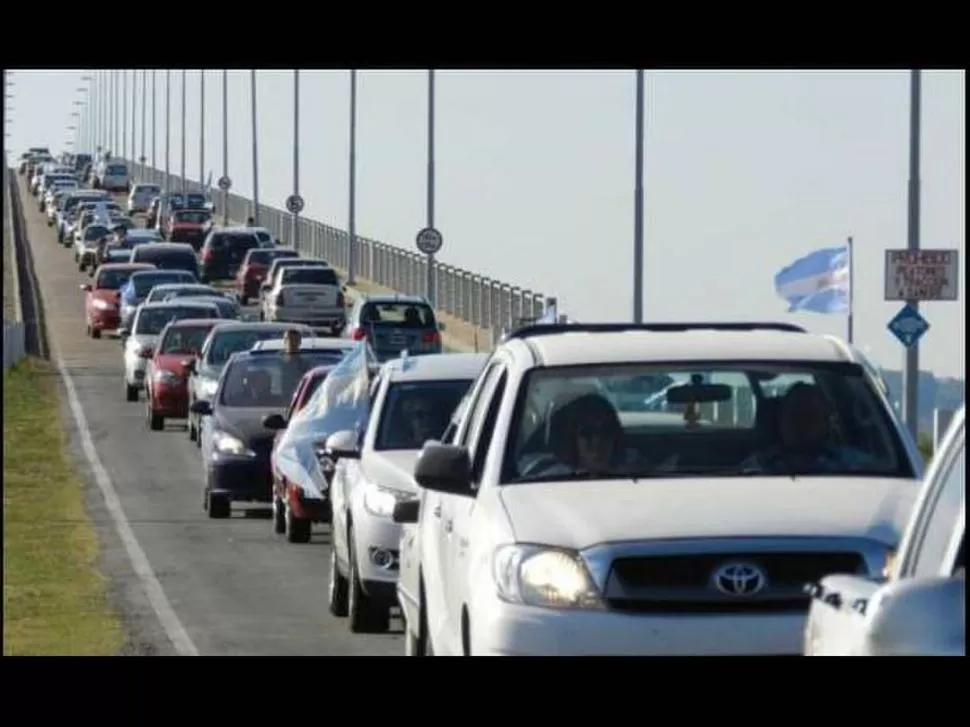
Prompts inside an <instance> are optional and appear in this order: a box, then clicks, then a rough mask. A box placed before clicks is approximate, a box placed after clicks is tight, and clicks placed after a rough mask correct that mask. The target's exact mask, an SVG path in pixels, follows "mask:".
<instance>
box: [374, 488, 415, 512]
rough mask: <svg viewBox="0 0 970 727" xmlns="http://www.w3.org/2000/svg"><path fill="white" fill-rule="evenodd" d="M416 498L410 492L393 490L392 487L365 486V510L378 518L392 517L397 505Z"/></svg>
mask: <svg viewBox="0 0 970 727" xmlns="http://www.w3.org/2000/svg"><path fill="white" fill-rule="evenodd" d="M414 497H415V495H414V494H412V493H410V492H402V491H401V490H392V489H391V488H390V487H382V486H380V485H374V484H371V483H367V484H366V485H364V509H365V510H367V512H369V513H370V514H371V515H374V516H376V517H387V518H389V517H391V516H392V515H393V514H394V506H395V505H396V504H397V503H399V502H406V501H408V500H412V499H414Z"/></svg>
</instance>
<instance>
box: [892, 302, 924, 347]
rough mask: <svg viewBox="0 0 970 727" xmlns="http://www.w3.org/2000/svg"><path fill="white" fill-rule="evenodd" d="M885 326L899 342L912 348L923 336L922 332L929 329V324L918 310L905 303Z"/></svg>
mask: <svg viewBox="0 0 970 727" xmlns="http://www.w3.org/2000/svg"><path fill="white" fill-rule="evenodd" d="M887 328H889V331H890V332H891V333H892V334H893V335H894V336H895V337H896V338H898V339H899V342H900V343H901V344H903V345H904V346H905V347H906V348H912V346H913V345H914V344H916V343H917V342H918V341H919V339H921V338H922V337H923V334H925V333H926V332H927V331H928V330H930V324H929V323H927V322H926V319H925V318H923V316H921V315H920V314H919V311H918V310H916V309H915V308H913V306H911V305H910V304H909V303H907V304H906V305H904V306H903V307H902V309H901V310H900V311H899V313H897V314H896V315H895V316H894V317H893V319H892V320H891V321H889V325H888V326H887Z"/></svg>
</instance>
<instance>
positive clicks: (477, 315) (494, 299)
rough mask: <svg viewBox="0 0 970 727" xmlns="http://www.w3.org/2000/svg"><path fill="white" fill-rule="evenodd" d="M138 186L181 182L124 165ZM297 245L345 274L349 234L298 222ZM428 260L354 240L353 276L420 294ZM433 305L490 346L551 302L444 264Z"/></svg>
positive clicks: (230, 200)
mask: <svg viewBox="0 0 970 727" xmlns="http://www.w3.org/2000/svg"><path fill="white" fill-rule="evenodd" d="M127 161H128V164H129V168H130V169H132V170H133V172H134V175H133V176H134V177H135V178H136V179H138V181H141V182H146V183H152V184H158V185H161V186H162V187H163V188H168V189H172V190H181V189H182V188H183V186H182V178H181V177H180V176H177V175H174V174H170V175H168V178H167V179H166V175H165V172H164V171H163V170H160V169H155V168H153V167H150V166H148V165H145V166H144V167H142V165H140V164H138V163H137V162H133V161H131V160H127ZM185 190H186V191H191V192H201V191H203V190H202V186H201V185H200V184H199V183H198V182H197V181H193V180H186V183H185ZM212 200H213V202H214V203H215V205H216V212H217V214H218V216H219V217H221V216H222V214H223V212H224V210H223V205H224V204H225V205H226V206H227V207H228V212H229V214H228V217H229V219H230V221H232V222H233V223H235V224H242V223H243V221H244V220H246V218H248V217H250V216H254V217H258V219H259V224H260V226H262V227H265V228H267V229H268V230H269V231H270V232H271V233H272V234H273V235H275V236H276V237H277V238H279V239H281V240H283V242H284V244H289V243H288V242H287V239H288V238H289V237H290V236H291V232H292V229H293V215H292V214H290V213H289V212H286V211H284V210H281V209H277V208H275V207H270V206H268V205H265V204H261V205H260V206H259V214H258V216H257V215H256V213H255V210H254V208H253V202H252V200H250V199H247V198H245V197H241V196H239V195H236V194H232V193H229V194H225V193H223V192H221V191H219V190H213V192H212ZM299 224H300V241H299V244H298V245H297V249H298V250H299V251H300V252H301V253H302V254H304V255H308V256H313V257H319V258H322V259H324V260H326V261H327V262H328V263H330V264H331V265H333V266H334V267H336V268H338V269H340V270H342V271H346V270H347V268H348V265H349V254H350V247H349V235H348V233H347V232H346V231H345V230H340V229H338V228H335V227H331V226H330V225H326V224H324V223H322V222H318V221H317V220H313V219H310V218H307V217H300V223H299ZM427 266H428V261H427V257H426V256H424V255H422V254H420V253H419V252H417V251H413V252H412V251H410V250H407V249H404V248H403V247H399V246H397V245H390V244H388V243H385V242H379V241H377V240H371V239H369V238H366V237H361V236H359V235H358V236H357V266H356V268H357V269H356V271H355V272H356V277H358V278H359V279H360V280H362V281H364V282H370V283H374V284H376V285H379V286H382V287H385V288H390V289H392V290H396V291H398V292H401V293H414V294H423V293H424V292H425V280H426V279H427V278H426V276H427ZM433 275H434V280H435V290H436V292H437V295H436V300H435V306H436V308H438V309H439V310H440V311H443V312H445V313H447V314H449V315H451V316H453V317H455V318H457V319H459V320H461V321H464V322H466V323H469V324H471V325H472V326H475V327H477V328H479V329H483V330H484V331H486V332H488V333H489V334H490V335H491V340H492V341H493V342H494V341H495V340H497V339H498V338H499V336H500V335H501V331H502V329H507V328H511V327H512V326H513V325H514V322H515V321H517V320H519V319H522V318H537V317H539V316H541V315H542V314H543V312H544V311H545V309H546V307H547V306H549V305H555V298H548V297H546V296H545V295H543V294H542V293H538V292H536V291H533V290H528V289H524V288H521V287H520V286H517V285H513V284H510V283H504V282H501V281H498V280H493V279H492V278H488V277H486V276H484V275H479V274H477V273H474V272H472V271H469V270H464V269H462V268H458V267H456V266H454V265H448V264H447V263H442V262H435V263H434V267H433Z"/></svg>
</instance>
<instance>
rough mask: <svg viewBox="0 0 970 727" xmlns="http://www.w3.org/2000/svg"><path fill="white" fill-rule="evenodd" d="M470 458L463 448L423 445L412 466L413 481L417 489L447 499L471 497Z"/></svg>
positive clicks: (437, 443) (448, 445)
mask: <svg viewBox="0 0 970 727" xmlns="http://www.w3.org/2000/svg"><path fill="white" fill-rule="evenodd" d="M471 469H472V468H471V458H470V457H469V455H468V450H467V449H465V448H464V447H456V446H454V445H451V444H441V443H440V442H427V443H426V444H425V445H424V447H423V448H422V449H421V453H420V454H419V455H418V459H417V462H415V465H414V479H415V480H416V481H417V483H418V484H419V485H421V487H424V488H425V489H427V490H431V491H433V492H441V493H444V494H447V495H463V496H466V497H470V496H471V495H473V494H474V491H473V490H472V487H471Z"/></svg>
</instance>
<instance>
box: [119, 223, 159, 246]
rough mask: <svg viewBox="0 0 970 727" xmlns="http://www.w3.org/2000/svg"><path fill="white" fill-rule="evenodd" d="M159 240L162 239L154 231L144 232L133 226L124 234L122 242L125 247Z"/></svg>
mask: <svg viewBox="0 0 970 727" xmlns="http://www.w3.org/2000/svg"><path fill="white" fill-rule="evenodd" d="M161 241H162V240H161V238H160V237H159V236H158V235H156V234H154V233H152V234H146V233H144V232H141V231H139V228H137V227H135V228H133V229H131V230H129V231H128V234H127V235H125V240H124V244H125V246H126V247H134V246H135V245H144V244H146V243H150V242H161Z"/></svg>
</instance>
